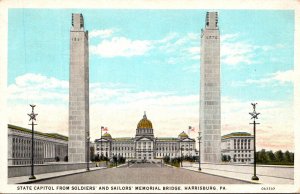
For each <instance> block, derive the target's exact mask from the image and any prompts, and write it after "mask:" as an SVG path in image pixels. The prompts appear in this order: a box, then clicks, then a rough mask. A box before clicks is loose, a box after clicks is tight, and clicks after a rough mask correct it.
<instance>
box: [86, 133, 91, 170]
mask: <svg viewBox="0 0 300 194" xmlns="http://www.w3.org/2000/svg"><path fill="white" fill-rule="evenodd" d="M86 141H87V148H88V150H87V153H86V155H87V159H86V160H87V163H86V170H87V171H90V153H89V152H90V137H89V136H88V137H87V138H86Z"/></svg>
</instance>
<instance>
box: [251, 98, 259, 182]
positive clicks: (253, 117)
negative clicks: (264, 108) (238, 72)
mask: <svg viewBox="0 0 300 194" xmlns="http://www.w3.org/2000/svg"><path fill="white" fill-rule="evenodd" d="M256 104H257V103H251V105H252V106H253V112H252V113H249V114H250V115H251V116H252V117H251V119H253V123H250V125H253V135H254V175H253V177H252V180H255V181H258V180H259V178H258V177H257V176H256V125H258V124H260V123H256V122H255V119H258V117H257V116H258V115H259V114H260V113H257V112H256V110H255V108H256Z"/></svg>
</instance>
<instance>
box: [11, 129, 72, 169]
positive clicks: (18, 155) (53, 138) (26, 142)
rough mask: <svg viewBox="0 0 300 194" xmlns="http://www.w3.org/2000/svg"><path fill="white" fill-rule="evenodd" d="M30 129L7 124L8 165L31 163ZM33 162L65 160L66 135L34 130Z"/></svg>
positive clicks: (66, 152) (66, 148) (66, 149)
mask: <svg viewBox="0 0 300 194" xmlns="http://www.w3.org/2000/svg"><path fill="white" fill-rule="evenodd" d="M31 135H32V131H31V130H29V129H25V128H23V127H18V126H15V125H10V124H9V125H8V165H29V164H31ZM34 153H35V154H34V163H35V164H43V163H44V162H55V161H56V158H58V159H59V160H60V161H63V160H65V157H66V156H67V155H68V137H66V136H63V135H60V134H57V133H42V132H39V131H34Z"/></svg>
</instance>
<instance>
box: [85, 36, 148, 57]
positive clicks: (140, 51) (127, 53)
mask: <svg viewBox="0 0 300 194" xmlns="http://www.w3.org/2000/svg"><path fill="white" fill-rule="evenodd" d="M151 47H152V43H151V41H149V40H130V39H127V38H125V37H113V38H112V39H111V40H102V41H101V42H100V43H99V44H98V45H96V46H93V45H91V46H90V52H91V53H92V54H95V55H99V56H101V57H107V58H111V57H131V56H139V55H144V54H145V53H147V52H148V51H149V50H150V49H151Z"/></svg>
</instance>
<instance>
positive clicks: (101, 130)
mask: <svg viewBox="0 0 300 194" xmlns="http://www.w3.org/2000/svg"><path fill="white" fill-rule="evenodd" d="M102 130H103V127H102V126H101V143H100V151H101V156H100V161H101V160H102V154H103V153H102Z"/></svg>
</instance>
